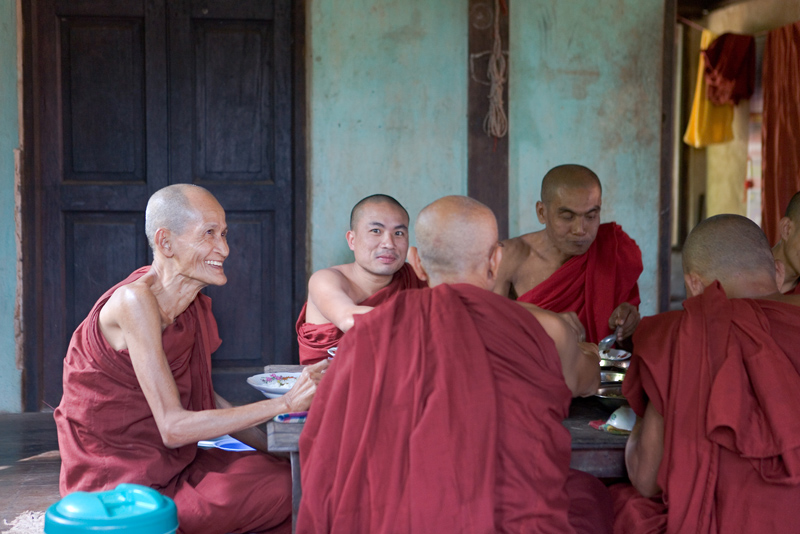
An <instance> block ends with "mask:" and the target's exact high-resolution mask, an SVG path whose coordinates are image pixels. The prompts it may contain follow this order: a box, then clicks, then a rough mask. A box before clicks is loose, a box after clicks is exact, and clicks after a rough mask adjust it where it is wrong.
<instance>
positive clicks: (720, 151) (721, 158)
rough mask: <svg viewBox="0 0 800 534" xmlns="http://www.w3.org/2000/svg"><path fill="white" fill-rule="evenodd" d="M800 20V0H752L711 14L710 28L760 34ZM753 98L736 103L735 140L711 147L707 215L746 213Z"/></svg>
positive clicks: (707, 21) (707, 23) (709, 149)
mask: <svg viewBox="0 0 800 534" xmlns="http://www.w3.org/2000/svg"><path fill="white" fill-rule="evenodd" d="M797 20H800V0H748V1H747V2H742V3H739V4H734V5H732V6H728V7H726V8H723V9H718V10H716V11H713V12H712V13H710V14H709V15H708V17H707V20H706V21H705V23H706V27H707V28H708V29H709V30H711V31H712V32H714V33H717V34H723V33H726V32H732V33H743V34H756V33H759V32H762V31H767V30H772V29H775V28H779V27H781V26H784V25H786V24H790V23H792V22H795V21H797ZM749 117H750V108H749V101H746V100H745V101H742V102H740V103H739V105H738V106H736V110H735V112H734V116H733V132H734V136H735V137H734V139H733V141H729V142H727V143H722V144H718V145H711V146H709V147H708V149H707V162H706V173H707V176H706V182H707V190H708V192H707V195H708V196H707V206H708V209H707V215H708V216H709V217H710V216H712V215H717V214H719V213H738V214H740V215H745V214H746V207H745V202H744V198H745V188H744V182H745V179H746V177H747V136H748V123H749Z"/></svg>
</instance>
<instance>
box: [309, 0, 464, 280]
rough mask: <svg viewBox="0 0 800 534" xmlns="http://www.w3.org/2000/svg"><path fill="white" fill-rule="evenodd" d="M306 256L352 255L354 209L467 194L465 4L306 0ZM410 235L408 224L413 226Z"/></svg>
mask: <svg viewBox="0 0 800 534" xmlns="http://www.w3.org/2000/svg"><path fill="white" fill-rule="evenodd" d="M308 9H309V14H308V22H307V24H308V25H309V26H308V28H307V36H308V40H309V47H308V56H307V58H306V65H307V68H308V74H307V80H308V87H309V106H308V109H309V117H308V125H309V142H308V149H309V182H308V183H309V192H308V193H309V194H308V199H309V205H308V206H309V208H308V209H309V211H308V213H309V221H308V223H309V224H308V228H309V239H310V243H309V257H310V268H311V270H312V271H316V270H317V269H320V268H323V267H328V266H330V265H334V264H339V263H345V262H349V261H352V253H351V252H350V251H349V249H348V248H347V244H346V242H345V240H344V234H345V232H346V231H347V229H348V224H349V217H350V210H351V208H352V207H353V205H354V204H355V203H356V202H358V201H359V200H360V199H362V198H363V197H365V196H367V195H370V194H373V193H385V194H388V195H392V196H394V197H395V198H397V200H398V201H399V202H400V203H401V204H403V205H404V206H405V207H406V209H407V210H408V212H409V214H410V215H411V219H412V222H413V219H414V218H415V217H416V214H417V213H418V212H419V210H420V209H422V208H423V207H424V206H425V205H427V204H428V203H429V202H431V201H433V200H435V199H436V198H439V197H441V196H443V195H448V194H466V191H467V185H466V184H467V147H466V139H467V130H466V129H467V123H466V109H467V81H466V80H467V60H466V58H467V5H466V3H465V2H463V1H461V0H438V1H436V2H422V1H419V0H370V1H365V0H353V1H348V2H342V1H340V0H311V1H310V2H309V8H308ZM412 240H413V231H412Z"/></svg>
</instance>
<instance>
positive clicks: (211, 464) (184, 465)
mask: <svg viewBox="0 0 800 534" xmlns="http://www.w3.org/2000/svg"><path fill="white" fill-rule="evenodd" d="M149 269H150V267H149V266H148V267H143V268H141V269H138V270H137V271H135V272H134V273H133V274H131V275H130V276H129V277H128V278H126V279H125V280H124V281H122V282H120V283H119V284H117V285H116V286H114V287H112V288H111V289H109V290H108V291H107V292H106V293H105V294H103V296H102V297H100V300H98V301H97V303H96V304H95V305H94V307H93V308H92V310H91V311H90V312H89V315H88V317H87V318H86V319H85V320H84V321H83V322H82V323H81V324H80V325H79V326H78V328H77V329H76V330H75V333H74V334H73V336H72V340H71V341H70V344H69V348H68V350H67V356H66V358H65V359H64V381H63V382H64V394H63V397H62V398H61V403H60V404H59V406H58V408H57V409H56V410H55V413H54V416H55V420H56V425H57V428H58V444H59V450H60V452H61V476H60V479H59V489H60V491H61V494H62V495H67V494H68V493H72V492H74V491H102V490H108V489H113V488H115V487H116V486H117V485H118V484H120V483H123V482H129V483H135V484H143V485H145V486H150V487H152V488H154V489H156V490H158V491H159V492H161V493H162V494H164V495H167V496H169V497H171V498H173V499H174V500H175V503H176V505H177V507H178V519H179V522H180V528H179V531H180V532H187V533H188V532H198V533H203V534H210V533H213V532H219V533H226V532H234V531H235V532H250V531H251V530H265V529H269V528H272V527H279V528H280V529H282V530H283V531H285V530H286V529H289V528H290V518H289V515H290V513H291V503H290V495H291V478H290V473H289V468H288V466H287V465H286V463H285V462H282V461H279V460H276V459H274V458H272V457H270V456H268V455H266V454H262V453H236V452H227V451H220V450H209V451H205V450H200V449H198V447H197V445H196V444H189V445H184V446H182V447H178V448H175V449H170V448H167V447H166V446H165V445H164V443H163V441H162V439H161V434H160V432H159V430H158V427H157V426H156V422H155V419H154V418H153V414H152V412H151V410H150V406H149V405H148V404H147V399H146V398H145V396H144V394H143V393H142V390H141V388H140V386H139V382H138V380H137V378H136V374H135V373H134V370H133V365H132V363H131V359H130V355H129V354H128V351H127V350H122V351H115V350H114V349H113V348H112V347H111V346H110V345H109V344H108V342H107V341H106V339H105V337H104V336H103V334H102V333H101V331H100V325H99V321H98V319H99V315H100V310H101V309H102V308H103V306H104V305H105V304H106V302H107V301H108V299H109V298H111V295H112V294H113V293H114V291H115V290H116V289H117V288H119V287H120V286H123V285H127V284H130V283H131V282H134V281H135V280H138V279H139V278H140V277H142V276H143V275H144V274H145V273H147V272H148V270H149ZM221 342H222V341H221V340H220V338H219V335H218V333H217V323H216V321H215V319H214V316H213V315H212V313H211V299H209V298H208V297H207V296H205V295H203V294H199V295H198V296H197V298H196V299H195V300H194V301H193V302H192V303H191V304H190V305H189V307H188V308H187V309H186V310H185V311H184V312H183V313H181V314H180V315H179V316H178V317H176V318H175V321H174V322H173V323H172V324H171V325H169V326H167V328H166V329H165V330H164V332H163V334H162V344H163V347H164V353H165V354H166V356H167V360H168V363H169V367H170V370H171V371H172V375H173V377H174V379H175V383H176V385H177V386H178V393H179V395H180V399H181V405H182V406H183V407H184V408H185V409H187V410H193V411H200V410H210V409H214V408H215V401H214V390H213V386H212V383H211V353H212V352H213V351H214V350H216V349H217V348H218V347H219V345H220V344H221ZM243 387H244V386H243ZM209 437H213V436H209Z"/></svg>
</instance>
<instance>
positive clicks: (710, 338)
mask: <svg viewBox="0 0 800 534" xmlns="http://www.w3.org/2000/svg"><path fill="white" fill-rule="evenodd" d="M799 346H800V307H796V306H792V305H790V304H785V303H781V302H776V301H770V300H753V299H728V298H727V297H726V295H725V292H724V290H723V289H722V287H721V286H720V285H719V283H714V284H713V285H711V286H709V287H707V288H706V289H705V291H704V292H703V294H701V295H699V296H697V297H694V298H690V299H687V300H686V301H685V302H684V310H683V311H674V312H668V313H664V314H661V315H658V316H655V317H647V318H645V319H643V320H642V323H641V324H640V325H639V328H638V329H637V330H636V334H635V335H634V347H635V349H634V350H635V354H634V356H633V359H632V360H631V366H630V369H629V370H628V373H627V376H626V378H625V381H624V383H623V393H624V394H625V396H626V397H627V399H628V401H629V402H630V404H631V406H632V407H633V409H634V411H636V413H637V414H638V415H640V416H641V415H643V414H644V410H645V408H646V406H647V402H648V401H649V402H651V403H653V405H654V408H655V409H656V410H657V411H658V412H659V413H660V414H662V415H663V416H664V456H663V459H662V461H661V465H660V468H659V471H658V484H659V485H660V487H661V488H662V489H663V497H662V498H660V499H645V498H644V497H642V496H641V495H639V494H638V492H636V490H635V489H634V488H632V487H631V486H622V487H615V488H614V493H615V507H616V509H617V518H616V523H615V532H618V533H636V534H639V533H651V532H652V533H655V532H668V533H673V532H674V533H679V532H681V533H682V532H697V533H702V534H705V533H717V532H719V533H724V532H769V533H783V532H785V533H789V532H797V529H798V527H797V510H800V352H798V349H797V348H798V347H799Z"/></svg>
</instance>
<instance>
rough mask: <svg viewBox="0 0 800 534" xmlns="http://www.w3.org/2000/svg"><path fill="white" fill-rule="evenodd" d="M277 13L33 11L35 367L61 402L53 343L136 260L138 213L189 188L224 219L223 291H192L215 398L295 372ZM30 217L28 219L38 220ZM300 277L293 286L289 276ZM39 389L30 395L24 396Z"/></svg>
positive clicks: (64, 341)
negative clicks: (206, 193)
mask: <svg viewBox="0 0 800 534" xmlns="http://www.w3.org/2000/svg"><path fill="white" fill-rule="evenodd" d="M289 7H290V2H289V0H278V1H265V0H247V1H233V0H208V1H203V2H195V1H189V0H176V1H174V2H173V1H170V2H165V0H114V1H111V0H92V1H88V0H78V1H75V0H37V2H36V4H35V8H34V10H33V13H34V15H33V20H34V24H35V25H36V36H35V38H34V44H33V49H34V57H35V58H36V64H37V70H36V71H35V72H34V82H33V85H34V99H35V110H34V124H33V128H34V131H35V132H36V144H35V150H36V156H35V157H36V159H37V165H36V180H38V181H39V183H40V184H41V187H39V188H37V192H36V194H37V195H38V201H37V203H36V204H37V210H38V217H37V218H38V220H39V221H40V223H39V226H38V227H37V228H36V235H37V239H38V241H39V243H40V245H39V248H40V250H41V251H42V252H41V256H40V258H39V261H38V265H39V267H38V268H36V267H30V269H29V270H28V271H26V276H34V277H37V276H39V275H38V273H39V272H40V273H41V278H37V279H39V280H40V281H41V282H40V283H39V284H37V286H36V290H37V294H38V302H39V303H40V306H41V308H40V309H41V314H40V317H39V320H40V321H41V322H40V324H38V325H36V327H35V328H33V327H30V328H28V329H27V330H28V332H31V331H37V332H39V336H40V339H41V343H40V344H39V346H40V347H41V354H40V355H39V361H40V362H41V369H39V370H38V372H32V373H28V376H29V380H28V382H27V383H26V387H28V388H29V389H30V388H32V389H34V390H37V389H38V388H40V387H41V390H40V391H39V395H38V398H40V399H42V401H43V403H45V404H48V405H50V406H55V405H56V404H57V403H58V402H59V401H60V397H61V368H62V360H63V358H64V355H65V354H66V348H67V345H68V342H69V338H70V337H71V335H72V332H73V331H74V329H75V328H76V327H77V325H78V324H79V323H80V322H81V321H82V320H83V319H84V317H85V316H86V314H87V313H88V310H89V309H90V308H91V306H92V305H93V304H94V302H95V301H96V299H97V298H98V297H99V296H100V295H101V294H102V293H103V292H105V291H106V290H107V289H108V288H109V287H111V286H112V285H114V284H115V283H117V282H118V281H119V280H121V279H123V278H124V277H126V276H127V275H128V274H129V273H130V272H131V271H132V270H134V269H136V268H137V267H139V266H141V265H144V264H147V263H149V262H150V261H151V254H150V251H149V249H148V246H147V242H146V238H145V236H144V208H145V206H146V203H147V199H148V198H149V197H150V195H151V194H152V193H154V192H155V191H157V190H158V189H160V188H162V187H164V186H166V185H168V184H170V183H195V184H197V185H202V186H203V187H206V188H207V189H209V190H210V191H211V192H212V193H214V194H215V195H216V196H217V198H218V199H219V200H220V203H221V204H222V206H223V207H224V208H225V210H226V212H227V216H228V224H229V228H230V234H229V243H230V247H231V255H230V257H229V259H228V260H227V261H226V263H225V270H226V274H227V275H228V280H229V282H228V284H227V285H226V286H225V287H222V288H208V291H207V292H208V294H209V295H210V296H211V297H212V299H213V310H214V314H215V316H216V317H217V320H218V323H219V328H220V336H221V337H222V339H223V345H222V348H221V349H220V350H219V351H217V353H215V354H214V356H213V358H212V362H213V367H214V382H215V386H216V387H217V389H218V391H219V392H220V393H221V394H222V395H223V396H225V397H227V398H229V400H232V401H234V402H243V401H246V400H255V399H258V398H262V397H260V394H258V393H257V392H255V390H252V391H251V389H252V388H248V387H247V386H246V384H245V381H244V380H245V378H246V377H247V376H249V375H250V374H253V373H256V372H261V369H262V368H263V366H264V365H266V364H270V363H290V362H292V361H294V360H296V356H295V355H294V351H293V350H292V347H293V340H294V332H293V319H294V317H293V313H292V303H293V299H294V295H293V290H294V288H295V287H297V284H296V283H295V280H294V276H295V274H294V272H293V262H292V258H293V257H292V250H291V243H292V242H293V241H294V238H293V234H292V221H293V217H295V216H296V213H295V212H294V210H293V187H294V181H293V174H292V168H291V165H292V158H291V154H292V132H291V119H292V116H291V107H292V105H293V100H292V93H291V59H292V58H291V48H290V38H291V35H290V33H289V31H290V21H291V17H290V12H289ZM38 206H40V208H39V207H38ZM304 275H305V273H300V275H299V276H301V277H303V278H304ZM40 380H41V382H40Z"/></svg>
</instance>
